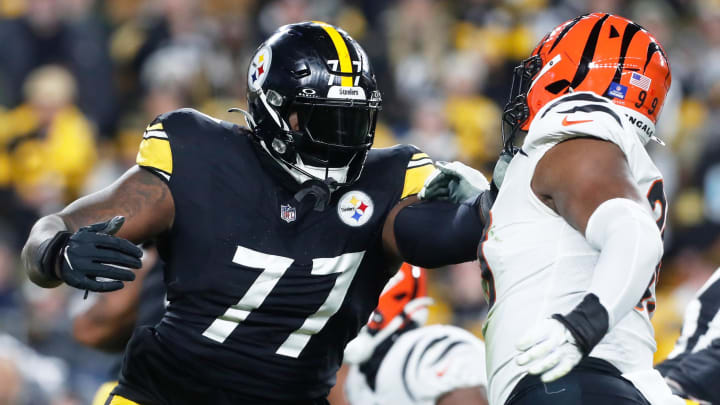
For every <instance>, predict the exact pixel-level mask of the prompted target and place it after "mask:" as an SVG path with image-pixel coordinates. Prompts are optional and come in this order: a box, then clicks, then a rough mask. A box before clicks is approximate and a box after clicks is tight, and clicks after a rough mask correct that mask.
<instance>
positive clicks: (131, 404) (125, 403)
mask: <svg viewBox="0 0 720 405" xmlns="http://www.w3.org/2000/svg"><path fill="white" fill-rule="evenodd" d="M108 405H140V404H138V403H137V402H135V401H131V400H129V399H127V398H124V397H121V396H120V395H113V396H112V400H111V401H110V403H109V404H108Z"/></svg>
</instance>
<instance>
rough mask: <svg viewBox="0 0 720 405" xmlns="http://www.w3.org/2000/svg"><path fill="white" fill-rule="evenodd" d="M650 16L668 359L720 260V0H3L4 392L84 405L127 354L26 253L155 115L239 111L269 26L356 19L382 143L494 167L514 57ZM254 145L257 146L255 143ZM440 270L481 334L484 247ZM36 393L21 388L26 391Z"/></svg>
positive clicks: (662, 320)
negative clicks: (551, 35)
mask: <svg viewBox="0 0 720 405" xmlns="http://www.w3.org/2000/svg"><path fill="white" fill-rule="evenodd" d="M590 10H592V11H607V12H614V13H617V14H620V15H623V16H626V17H628V18H631V19H633V20H634V21H636V22H638V23H639V24H641V25H643V26H644V27H646V28H647V29H648V30H649V31H650V32H652V33H653V34H654V35H655V36H656V37H657V38H658V40H659V41H660V43H662V44H663V45H664V46H665V49H666V51H667V53H668V56H669V58H670V62H671V64H672V68H673V86H672V89H671V92H670V93H669V95H668V99H667V101H666V103H665V110H664V113H663V115H662V118H661V120H660V122H659V124H658V131H659V134H658V135H659V137H660V138H662V139H663V140H664V141H665V143H666V144H667V145H666V146H665V147H662V146H659V145H655V146H653V147H652V150H651V153H652V155H653V157H654V160H655V162H656V163H657V164H658V167H659V168H660V170H661V171H662V173H663V175H664V177H665V187H666V188H665V190H666V193H667V194H668V195H667V197H668V200H669V201H670V211H669V212H670V214H669V221H668V226H667V228H666V230H665V245H666V246H665V251H666V254H665V258H664V263H663V271H662V275H661V278H660V283H659V286H658V288H659V299H658V310H657V312H656V315H655V325H656V333H657V339H658V346H659V350H658V353H657V356H656V359H657V360H660V359H662V358H663V357H664V356H665V355H666V354H667V353H668V352H669V350H670V349H671V347H672V344H673V343H674V341H675V338H676V337H677V335H678V334H679V330H680V325H681V316H682V313H683V310H684V306H685V305H686V303H687V302H688V300H689V299H691V297H692V295H693V293H694V292H695V290H697V288H699V287H700V286H701V285H702V283H703V282H704V281H705V280H706V279H707V277H708V276H709V275H710V274H711V273H712V271H713V270H714V269H715V268H716V267H718V266H719V265H720V133H718V132H717V131H719V130H720V129H718V128H720V114H719V113H720V1H717V0H653V1H651V0H636V1H622V0H581V1H570V0H466V1H460V0H454V1H436V0H395V1H381V0H365V1H360V0H355V1H339V0H317V1H309V0H276V1H258V0H207V1H200V0H105V1H95V0H5V1H2V2H0V18H1V19H0V382H1V383H0V404H5V403H8V404H15V403H21V404H36V403H37V404H46V403H52V404H54V405H57V404H68V405H69V404H84V403H87V402H88V401H89V399H90V398H91V397H92V394H93V393H94V391H95V389H96V387H97V386H98V385H99V384H100V383H101V382H102V381H105V380H107V379H108V378H109V377H110V376H108V372H109V371H108V366H107V365H108V364H109V363H110V362H111V361H112V359H113V357H114V355H110V354H102V353H99V352H96V351H93V350H91V349H88V348H83V347H82V346H80V345H79V344H77V343H75V342H74V341H73V339H72V336H71V319H72V316H73V314H74V313H77V312H78V311H82V309H83V307H84V306H86V305H88V303H89V302H91V301H92V296H91V299H90V300H87V301H86V300H83V299H82V293H77V292H74V291H72V290H71V289H69V288H65V287H63V288H57V289H48V290H45V289H41V288H39V287H35V286H34V285H32V284H31V283H30V282H29V281H27V279H26V277H25V276H24V274H22V273H21V271H20V266H19V252H20V248H21V243H22V242H23V241H24V240H25V238H26V236H27V234H28V232H29V229H30V227H31V226H32V224H33V222H34V221H35V220H36V219H37V218H38V217H39V216H40V215H44V214H47V213H50V212H54V211H56V210H58V209H59V208H60V207H63V206H64V205H65V204H67V203H68V202H69V201H71V200H73V199H75V198H77V197H78V196H80V195H83V194H86V193H88V192H91V191H94V190H97V189H99V188H101V187H104V186H105V185H107V184H108V182H110V181H112V180H113V179H115V178H117V177H118V176H119V174H121V173H122V172H123V171H124V170H125V169H126V168H127V167H129V166H130V165H132V164H134V161H135V160H134V159H135V154H136V153H137V147H138V144H139V142H140V140H141V137H142V133H143V128H144V127H145V125H146V124H147V123H148V122H150V121H151V120H152V119H153V118H154V117H155V116H156V115H158V114H160V113H162V112H166V111H169V110H173V109H176V108H179V107H185V106H191V107H194V108H197V109H198V110H200V111H203V112H205V113H207V114H210V115H213V116H216V117H219V118H222V119H227V120H231V121H236V122H239V121H240V119H241V116H240V115H236V114H235V115H234V114H228V113H227V112H226V111H227V109H228V108H229V107H240V108H244V105H245V104H246V102H245V91H246V85H247V81H246V73H247V66H248V62H249V57H250V56H251V55H252V52H253V51H254V48H253V47H254V44H257V43H260V42H262V40H263V39H264V38H265V37H266V36H267V35H268V34H269V33H270V32H272V31H274V30H275V29H276V28H277V27H278V26H281V25H283V24H286V23H290V22H296V21H303V20H324V21H328V22H332V23H334V24H337V25H338V26H340V27H342V28H344V29H345V30H346V31H348V33H350V34H351V35H352V36H353V37H354V38H355V39H357V40H358V41H359V42H360V43H361V44H362V45H363V47H364V48H365V49H366V50H367V52H368V54H369V56H370V58H371V59H372V60H373V64H374V67H375V69H376V75H377V77H378V83H379V86H380V89H381V90H382V93H383V99H384V103H383V111H382V113H381V116H380V123H379V124H378V130H377V134H376V141H375V145H376V147H383V146H389V145H392V144H395V143H412V144H415V145H417V146H419V147H420V148H421V149H422V150H424V151H425V152H427V153H428V154H430V156H432V157H433V158H434V159H436V160H461V161H463V162H465V163H467V164H469V165H472V166H473V167H476V168H478V169H481V170H483V172H484V173H486V174H490V173H491V172H492V168H493V165H494V162H495V159H496V157H497V154H498V152H499V148H500V114H501V111H502V107H503V106H504V104H505V101H506V98H507V94H508V90H509V88H510V80H511V72H512V68H513V67H514V66H515V65H517V63H518V62H519V60H520V59H521V58H522V57H523V56H524V55H527V54H529V53H530V51H531V50H532V47H533V46H534V45H535V44H536V43H537V41H538V40H539V39H540V38H541V37H542V36H543V35H544V34H545V33H546V32H547V31H548V30H549V29H551V28H552V27H554V26H556V25H557V24H559V23H561V22H562V21H565V20H567V19H569V18H571V17H574V16H576V15H579V14H582V13H584V12H587V11H590ZM239 158H241V157H239ZM446 270H447V271H436V272H431V284H430V291H431V293H430V295H431V296H433V297H435V298H436V301H437V303H436V304H435V305H434V307H433V308H432V310H431V311H432V312H431V318H430V319H431V322H433V321H434V322H446V323H453V324H456V325H460V326H463V327H465V328H467V329H469V330H471V331H473V332H475V333H476V334H477V335H480V325H481V324H482V321H483V320H484V316H485V310H486V304H485V301H484V298H483V296H482V287H481V278H480V272H479V271H478V268H477V264H476V263H466V264H462V265H458V266H454V267H452V268H450V269H446ZM15 401H17V402H15Z"/></svg>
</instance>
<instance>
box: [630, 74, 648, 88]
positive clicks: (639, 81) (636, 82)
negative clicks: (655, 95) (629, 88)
mask: <svg viewBox="0 0 720 405" xmlns="http://www.w3.org/2000/svg"><path fill="white" fill-rule="evenodd" d="M650 83H652V79H651V78H649V77H647V76H644V75H641V74H640V73H636V72H633V74H632V75H631V76H630V84H631V85H633V86H637V87H640V88H641V89H643V90H645V91H648V89H649V88H650Z"/></svg>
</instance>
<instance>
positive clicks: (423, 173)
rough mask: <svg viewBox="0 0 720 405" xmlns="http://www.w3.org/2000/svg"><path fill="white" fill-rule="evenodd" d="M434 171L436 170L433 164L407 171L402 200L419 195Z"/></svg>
mask: <svg viewBox="0 0 720 405" xmlns="http://www.w3.org/2000/svg"><path fill="white" fill-rule="evenodd" d="M433 170H435V165H432V164H427V165H424V166H419V167H413V168H410V169H407V170H406V171H405V185H404V186H403V192H402V195H401V196H400V198H401V199H402V198H405V197H407V196H410V195H413V194H417V193H419V192H420V190H422V188H423V185H424V184H425V180H426V179H427V178H428V177H429V176H430V173H432V172H433Z"/></svg>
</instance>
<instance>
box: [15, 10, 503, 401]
mask: <svg viewBox="0 0 720 405" xmlns="http://www.w3.org/2000/svg"><path fill="white" fill-rule="evenodd" d="M248 90H249V91H248V101H249V112H248V113H245V115H246V121H247V123H248V128H244V127H241V126H238V125H235V124H232V123H230V122H225V121H220V120H217V119H215V118H212V117H209V116H207V115H205V114H202V113H200V112H197V111H195V110H191V109H182V110H177V111H173V112H170V113H167V114H163V115H161V116H159V117H158V118H157V119H155V120H154V121H153V122H152V123H151V124H150V125H149V126H148V127H147V130H146V132H145V135H144V136H143V141H142V143H141V145H140V151H139V153H138V157H137V164H138V165H137V166H135V167H133V168H131V169H129V170H128V171H127V172H126V173H125V174H124V175H123V176H122V177H121V178H120V179H118V180H117V181H116V182H115V183H114V184H112V185H111V186H109V187H108V188H106V189H104V190H102V191H99V192H97V193H95V194H92V195H89V196H86V197H83V198H81V199H79V200H77V201H75V202H73V203H72V204H70V205H69V206H68V207H66V208H65V209H64V210H62V211H61V212H60V213H58V214H53V215H48V216H46V217H44V218H42V219H40V220H39V221H38V223H37V224H36V225H35V226H34V228H33V230H32V231H31V234H30V236H29V239H28V241H27V243H26V245H25V248H24V249H23V262H24V266H25V267H26V270H27V271H28V275H29V277H30V278H31V280H33V281H34V282H35V283H36V284H38V285H40V286H43V287H55V286H57V285H59V284H61V283H62V282H65V283H66V284H69V285H71V286H74V287H76V288H80V289H86V290H91V291H111V290H116V289H119V288H122V286H123V282H124V281H132V280H133V278H134V274H133V273H132V272H131V271H130V270H128V268H137V267H140V259H139V257H140V256H141V251H140V249H138V248H137V247H136V246H135V245H134V244H135V243H140V242H143V241H146V240H149V239H157V243H158V250H159V252H160V255H161V257H162V259H163V261H164V262H165V263H166V268H165V275H164V277H165V283H166V286H167V294H168V296H167V299H168V301H169V304H168V306H167V309H166V312H165V315H164V317H163V319H162V320H161V321H160V322H159V323H158V324H157V325H156V326H154V327H148V328H143V329H141V330H139V331H137V332H136V333H135V334H134V335H133V337H132V339H131V340H130V342H129V343H128V347H127V349H126V351H125V357H124V363H123V369H122V373H121V377H120V383H119V385H118V387H117V388H115V390H114V391H113V394H112V395H111V396H110V397H109V398H108V400H107V404H111V405H116V404H134V403H139V404H151V405H154V404H200V403H202V404H215V405H222V404H323V403H326V400H325V397H326V396H327V393H328V391H329V389H330V387H332V385H333V384H334V378H335V377H334V376H335V373H336V371H337V370H338V368H339V367H340V364H341V362H342V352H343V348H344V346H345V344H346V343H347V342H348V341H349V340H350V339H352V338H353V337H354V336H355V335H356V334H357V332H358V330H359V329H360V327H361V326H362V325H363V324H364V323H365V322H366V320H367V318H368V316H369V314H370V313H371V312H372V310H373V308H375V306H376V305H377V300H378V296H379V294H380V292H381V290H382V288H383V286H384V285H385V283H386V281H387V280H388V279H389V277H390V276H391V273H392V272H393V271H394V270H396V269H397V268H398V267H399V264H400V262H401V261H402V260H403V259H404V260H405V261H408V262H410V263H413V264H416V265H419V266H424V267H438V266H439V265H443V264H449V263H458V262H463V261H469V260H472V259H474V257H475V253H476V248H477V245H478V242H479V240H480V236H481V231H482V229H483V223H484V218H483V215H482V207H483V206H486V203H487V202H488V201H487V198H486V197H487V196H488V195H489V194H490V193H483V194H481V195H480V196H478V197H476V198H472V199H469V200H468V201H467V202H465V203H463V204H454V203H450V202H422V203H419V200H418V198H417V196H416V195H417V193H418V192H419V191H420V190H421V189H422V187H423V184H424V182H425V181H426V179H427V178H428V177H429V176H430V175H431V174H432V173H435V171H434V170H435V169H434V165H433V162H432V161H431V159H430V158H429V157H428V156H427V155H426V154H424V153H422V152H421V151H420V150H418V149H417V148H415V147H413V146H404V145H400V146H395V147H392V148H387V149H372V150H371V149H370V147H371V145H372V142H373V136H374V130H375V122H376V119H377V114H378V111H379V110H380V106H381V96H380V92H379V91H378V89H377V85H376V82H375V78H374V75H373V71H372V69H371V67H370V61H369V60H368V57H367V55H366V54H365V52H364V51H363V50H362V48H361V47H360V46H359V45H358V44H357V42H355V41H354V40H353V39H352V38H350V37H349V36H348V35H347V34H346V33H345V32H343V31H342V30H339V29H337V28H335V27H333V26H331V25H329V24H325V23H321V22H305V23H299V24H292V25H288V26H284V27H281V28H280V29H279V30H278V31H277V32H275V33H274V34H273V35H272V36H271V37H270V38H269V39H268V40H267V41H266V42H264V43H263V44H262V45H261V46H260V47H259V48H258V50H257V51H256V52H255V54H254V56H253V58H252V61H251V63H250V67H249V72H248ZM460 183H462V184H464V186H469V187H470V189H472V188H473V186H474V187H475V189H476V190H475V191H477V189H487V188H488V185H487V181H484V183H483V181H479V182H478V181H473V180H472V179H463V178H462V176H460V178H459V179H458V184H460ZM460 189H464V187H455V188H454V191H455V192H457V190H460Z"/></svg>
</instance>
